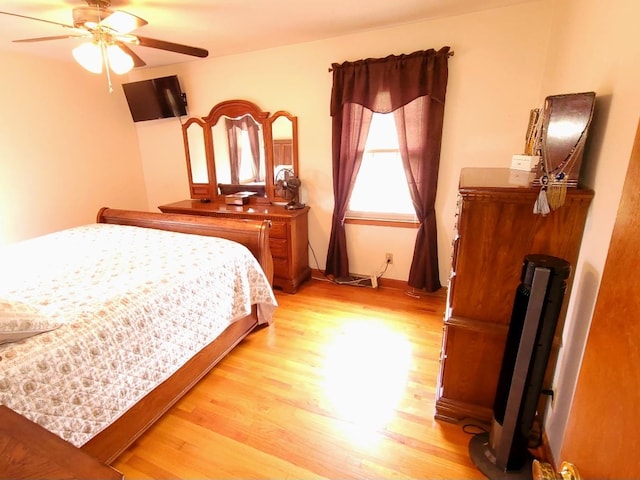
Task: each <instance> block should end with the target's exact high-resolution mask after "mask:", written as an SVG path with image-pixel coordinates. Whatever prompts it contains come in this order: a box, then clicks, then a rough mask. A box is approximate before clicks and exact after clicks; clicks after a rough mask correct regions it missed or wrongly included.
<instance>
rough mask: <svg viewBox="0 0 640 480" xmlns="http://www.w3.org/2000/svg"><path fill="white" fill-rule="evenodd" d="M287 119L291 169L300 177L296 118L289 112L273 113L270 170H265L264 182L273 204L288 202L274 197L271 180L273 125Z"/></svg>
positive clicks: (272, 180) (272, 168)
mask: <svg viewBox="0 0 640 480" xmlns="http://www.w3.org/2000/svg"><path fill="white" fill-rule="evenodd" d="M283 117H284V118H287V119H288V120H289V121H291V134H292V139H291V149H292V150H291V154H292V159H291V162H292V168H293V172H294V174H295V176H296V177H299V176H300V171H299V170H298V117H295V116H293V115H291V114H290V113H289V112H286V111H284V110H278V111H277V112H276V113H274V114H273V115H271V116H270V117H269V119H268V120H269V134H270V136H271V137H272V138H271V152H270V153H271V168H267V175H266V177H267V178H266V180H267V195H268V196H269V198H271V199H272V201H275V202H284V203H287V202H288V201H289V200H288V199H286V198H283V197H278V196H277V195H276V188H275V180H274V178H273V170H274V163H275V162H274V155H275V154H274V148H275V145H274V143H273V123H274V122H275V121H276V120H278V119H279V118H283Z"/></svg>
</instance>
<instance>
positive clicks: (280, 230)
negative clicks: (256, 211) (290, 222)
mask: <svg viewBox="0 0 640 480" xmlns="http://www.w3.org/2000/svg"><path fill="white" fill-rule="evenodd" d="M269 238H284V239H285V240H286V238H287V223H286V222H279V221H277V220H272V221H271V228H270V229H269Z"/></svg>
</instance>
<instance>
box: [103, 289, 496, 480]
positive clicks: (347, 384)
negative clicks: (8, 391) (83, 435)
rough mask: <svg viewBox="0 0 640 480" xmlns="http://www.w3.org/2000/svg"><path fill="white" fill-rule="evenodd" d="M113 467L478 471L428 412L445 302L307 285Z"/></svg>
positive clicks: (284, 473) (299, 473) (460, 436)
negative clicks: (266, 325)
mask: <svg viewBox="0 0 640 480" xmlns="http://www.w3.org/2000/svg"><path fill="white" fill-rule="evenodd" d="M276 295H277V298H278V302H279V304H280V307H279V308H278V309H277V311H276V315H275V322H274V324H273V325H271V326H270V327H268V328H264V329H262V330H258V331H256V332H254V333H252V334H251V335H250V336H249V337H247V338H246V339H245V340H244V341H243V342H242V343H241V344H240V345H238V347H236V349H234V351H233V352H231V353H230V354H229V355H228V356H227V357H226V358H225V359H224V360H223V361H222V362H221V363H220V364H219V365H218V366H217V367H216V368H215V369H214V370H213V371H212V372H211V373H210V374H209V375H207V376H206V377H205V378H203V380H202V381H201V382H200V383H199V384H198V385H197V386H196V387H195V388H194V389H193V390H192V391H191V392H189V393H188V394H187V395H186V396H185V397H184V398H183V399H182V400H181V401H180V402H179V403H178V404H177V405H176V406H174V408H172V409H171V410H170V411H169V412H168V413H167V415H165V416H164V417H163V418H162V419H161V420H160V421H159V422H158V423H157V424H156V425H155V426H154V427H153V428H152V429H151V430H149V432H147V434H145V435H144V436H143V437H142V438H140V439H139V440H138V441H137V442H136V443H135V444H134V445H132V446H131V447H130V448H129V449H128V450H127V451H126V452H125V453H123V454H122V455H121V456H120V457H119V458H118V459H117V460H116V462H114V467H115V468H117V469H118V470H120V471H121V472H123V473H124V474H125V476H126V477H127V478H291V479H293V478H295V479H303V478H305V479H306V478H309V479H316V478H361V479H371V478H398V479H409V478H484V477H483V475H482V474H481V473H480V472H479V471H478V470H477V469H476V468H475V466H474V465H473V464H472V462H471V460H470V458H469V455H468V443H469V440H470V435H468V434H466V433H464V432H463V431H462V428H461V426H458V425H453V424H450V423H444V422H438V421H436V420H434V419H433V414H434V401H435V389H436V379H437V375H438V368H439V355H440V348H441V341H442V319H443V312H444V304H445V299H444V297H443V296H442V295H427V296H423V297H422V298H413V297H411V296H408V295H405V294H404V292H402V291H399V290H393V289H367V288H359V287H351V286H337V285H334V284H331V283H330V282H326V281H320V280H311V281H310V282H308V283H306V284H304V285H303V286H302V287H301V288H300V290H299V291H298V293H297V294H296V295H287V294H284V293H281V292H276Z"/></svg>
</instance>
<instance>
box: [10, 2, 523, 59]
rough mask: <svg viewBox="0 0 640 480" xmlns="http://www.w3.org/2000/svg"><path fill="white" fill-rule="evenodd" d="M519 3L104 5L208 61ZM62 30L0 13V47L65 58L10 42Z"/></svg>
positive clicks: (56, 5)
mask: <svg viewBox="0 0 640 480" xmlns="http://www.w3.org/2000/svg"><path fill="white" fill-rule="evenodd" d="M526 1H531V0H393V1H391V0H322V1H311V0H270V1H265V0H112V5H111V8H112V9H121V10H124V11H127V12H129V13H133V14H135V15H137V16H139V17H142V18H144V19H145V20H147V21H148V22H149V24H148V25H146V26H144V27H141V28H140V29H138V30H136V31H134V32H132V33H137V34H139V35H143V36H145V37H151V38H155V39H159V40H166V41H169V42H175V43H182V44H186V45H191V46H195V47H201V48H205V49H207V50H209V56H210V57H211V56H224V55H231V54H237V53H242V52H248V51H253V50H261V49H265V48H271V47H276V46H281V45H287V44H293V43H301V42H308V41H314V40H320V39H325V38H330V37H336V36H340V35H344V34H348V33H354V32H360V31H365V30H372V29H377V28H382V27H386V26H391V25H398V24H405V23H413V22H417V21H422V20H428V19H435V18H441V17H447V16H453V15H460V14H464V13H471V12H475V11H480V10H486V9H491V8H498V7H503V6H507V5H512V4H517V3H524V2H526ZM84 5H86V4H85V2H84V0H2V2H0V11H3V12H10V13H16V14H20V15H26V16H29V17H36V18H40V19H44V20H49V21H53V22H58V23H64V24H72V23H73V22H72V17H71V10H72V8H73V7H77V6H84ZM391 5H393V7H391ZM65 33H67V31H65V29H63V28H62V27H60V26H57V25H52V24H48V23H44V22H37V21H33V20H28V19H23V18H18V17H13V16H9V15H0V49H2V50H11V51H15V52H23V53H28V54H35V55H43V56H48V57H53V58H57V59H66V60H72V57H71V50H72V48H73V47H74V46H75V45H77V44H78V41H79V40H78V39H62V40H51V41H45V42H35V43H13V42H12V40H15V39H23V38H33V37H46V36H54V35H64V34H65ZM452 46H453V47H455V45H452ZM133 49H134V50H135V51H136V53H137V54H138V55H139V56H140V57H142V59H143V60H144V61H145V62H146V63H147V65H148V66H150V67H151V66H161V65H169V64H173V63H179V62H184V61H191V60H194V59H195V57H190V56H186V55H180V54H176V53H170V52H164V51H161V50H157V49H152V48H148V47H133Z"/></svg>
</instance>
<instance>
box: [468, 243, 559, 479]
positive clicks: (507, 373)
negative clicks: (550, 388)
mask: <svg viewBox="0 0 640 480" xmlns="http://www.w3.org/2000/svg"><path fill="white" fill-rule="evenodd" d="M570 273H571V266H570V265H569V263H568V262H566V261H565V260H562V259H560V258H557V257H552V256H549V255H527V256H526V257H525V258H524V262H523V265H522V273H521V276H520V285H518V288H517V289H516V294H515V299H514V301H513V310H512V313H511V323H510V324H509V331H508V334H507V342H506V345H505V350H504V355H503V358H502V365H501V368H500V376H499V377H498V386H497V388H496V397H495V401H494V404H493V420H492V423H491V430H490V431H489V433H482V434H480V435H475V436H474V437H473V438H472V439H471V442H470V443H469V454H470V456H471V459H472V460H473V462H474V463H475V465H476V466H477V467H478V469H479V470H480V471H481V472H482V473H484V474H485V475H486V476H487V477H488V478H491V479H502V478H531V458H530V455H529V451H528V448H527V443H528V437H529V434H530V432H531V429H532V427H533V420H534V418H535V415H536V408H537V405H538V400H539V398H540V392H541V390H542V382H543V379H544V374H545V371H546V369H547V363H548V361H549V354H550V353H551V346H552V344H553V336H554V332H555V330H556V325H557V324H558V317H559V315H560V309H561V307H562V300H563V298H564V294H565V290H566V279H567V278H568V277H569V274H570Z"/></svg>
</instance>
